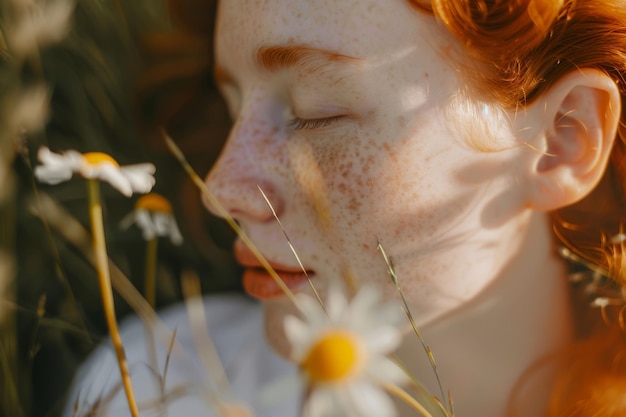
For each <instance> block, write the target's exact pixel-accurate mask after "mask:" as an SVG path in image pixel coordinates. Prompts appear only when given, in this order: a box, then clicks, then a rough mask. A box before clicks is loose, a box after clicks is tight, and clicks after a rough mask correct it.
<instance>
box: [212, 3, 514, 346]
mask: <svg viewBox="0 0 626 417" xmlns="http://www.w3.org/2000/svg"><path fill="white" fill-rule="evenodd" d="M216 36H217V38H216V63H217V67H216V78H217V80H218V83H219V84H220V88H221V90H222V92H223V95H224V97H225V98H226V101H227V103H228V106H229V110H230V113H231V115H232V118H233V121H234V126H233V128H232V131H231V133H230V137H229V139H228V142H227V144H226V146H225V148H224V149H223V151H222V154H221V156H220V158H219V160H218V162H217V164H216V165H215V166H214V168H213V169H212V171H211V172H210V174H209V176H208V178H207V183H208V186H209V189H210V190H211V191H212V192H214V193H215V195H216V196H217V198H218V199H219V200H220V201H221V203H222V204H223V205H224V206H225V207H226V209H227V210H228V211H229V212H230V214H231V215H232V216H233V217H234V218H235V219H236V220H237V221H238V222H239V224H240V225H241V227H242V229H243V230H244V231H245V232H246V234H247V235H248V236H249V237H250V238H251V239H252V241H253V242H254V243H255V244H256V245H257V246H258V248H259V249H260V251H261V252H262V253H263V254H264V255H265V257H266V258H267V259H268V260H269V261H270V262H271V263H273V264H274V265H275V267H276V269H277V270H278V272H279V273H280V274H281V276H282V277H283V278H284V279H285V281H286V283H287V284H288V286H290V288H291V289H292V290H293V291H295V292H299V291H310V290H309V289H308V287H307V284H306V282H305V280H304V278H303V276H302V275H301V274H299V273H297V271H299V268H298V261H297V260H296V258H295V257H294V255H293V254H292V252H291V250H290V248H289V245H288V242H287V239H286V237H285V235H284V233H283V231H282V230H281V227H280V226H279V224H278V222H277V220H276V219H275V218H274V216H273V214H272V212H271V210H270V209H269V206H268V205H267V203H266V202H265V200H264V197H263V195H262V194H261V192H260V191H259V188H260V189H261V190H262V191H263V192H264V193H265V195H266V197H267V199H268V200H269V201H270V203H271V204H272V206H273V209H274V210H275V212H276V214H277V216H278V217H279V218H280V221H281V223H282V227H283V228H284V231H285V232H286V234H287V235H288V236H289V239H290V241H291V243H292V245H293V247H294V248H295V251H296V252H297V254H298V256H299V258H300V261H301V262H302V264H303V265H304V268H305V269H306V270H307V271H308V272H309V275H310V277H311V282H312V283H313V284H314V285H315V287H316V288H317V289H318V290H320V291H321V292H322V293H323V292H324V289H325V288H327V286H328V283H329V282H331V281H340V280H342V279H343V278H344V277H346V276H350V277H352V278H353V280H354V282H355V283H356V284H357V285H362V284H363V283H366V282H368V283H374V284H375V285H377V286H378V287H379V288H381V290H382V291H383V292H384V293H385V294H386V295H387V296H389V297H393V296H394V293H395V290H394V289H393V287H392V286H391V284H390V280H389V277H388V274H387V267H386V264H385V262H384V259H383V257H382V255H381V253H380V252H379V251H378V250H377V245H378V243H379V242H380V243H381V245H382V246H383V247H384V249H385V251H386V253H387V254H388V255H389V256H390V257H391V258H392V259H393V262H394V266H395V270H396V272H397V275H398V277H399V280H400V285H401V287H402V289H403V291H404V294H405V296H406V297H407V298H408V299H409V302H410V304H411V307H412V309H413V315H414V316H415V317H416V318H417V321H418V322H419V324H422V325H423V324H425V323H427V322H429V321H432V320H434V319H435V318H437V317H439V316H441V315H443V314H444V313H446V312H449V311H450V310H452V309H455V308H457V307H460V306H462V305H463V304H465V303H467V302H468V301H469V300H471V299H472V298H473V297H474V296H475V295H477V294H478V293H479V292H480V291H481V290H482V289H483V288H485V287H486V286H487V284H489V283H490V282H491V280H492V279H493V278H494V277H495V276H496V275H497V273H498V272H499V271H500V269H502V267H503V265H504V263H505V262H506V261H507V259H508V258H507V256H508V254H509V253H511V252H514V248H515V242H516V241H517V240H519V239H521V235H523V234H522V233H519V229H518V228H519V226H520V223H518V222H515V219H516V218H517V216H519V214H520V213H521V212H522V211H523V210H522V206H523V203H522V192H521V191H520V188H521V186H520V184H518V182H516V180H515V179H516V178H517V171H516V170H518V169H519V167H518V165H519V164H518V163H516V162H515V161H517V158H518V156H519V154H520V152H524V150H523V147H519V146H509V147H507V150H503V151H499V152H481V151H479V150H477V149H476V148H475V147H472V146H471V145H470V144H469V143H468V140H467V132H468V131H469V132H480V131H481V130H480V129H473V127H475V126H472V128H471V129H470V126H469V125H468V124H467V123H465V121H467V120H470V119H477V118H478V119H479V120H481V122H483V124H484V125H485V126H488V127H489V128H490V131H491V132H492V133H494V134H495V135H496V136H497V137H498V138H499V140H501V141H502V142H503V143H506V144H507V145H510V144H511V143H513V142H512V140H513V139H512V137H513V136H512V134H511V132H510V128H509V123H508V122H506V118H504V117H498V116H497V115H498V114H499V113H498V112H494V111H493V109H492V108H490V107H487V106H483V105H481V104H480V103H478V102H476V103H475V104H476V105H475V106H468V105H466V104H467V103H466V101H464V100H463V99H462V98H461V96H462V95H461V91H466V90H467V89H466V88H465V87H466V86H465V84H464V82H463V79H462V76H461V75H462V74H461V73H460V72H461V71H462V68H465V67H460V66H459V65H458V61H457V60H456V59H453V58H452V56H454V54H455V52H456V51H457V44H455V43H454V41H453V40H452V38H451V37H450V36H449V35H448V34H447V33H446V32H445V31H444V30H443V29H441V28H440V27H439V26H438V25H437V23H436V21H435V20H434V19H433V18H432V17H430V16H427V15H423V14H420V13H419V12H417V11H416V10H414V9H413V8H411V6H410V5H409V4H408V2H406V1H405V0H389V1H384V2H381V1H378V0H340V1H338V0H265V1H247V0H228V1H222V2H221V3H220V5H219V11H218V24H217V35H216ZM474 109H478V110H476V111H477V112H478V113H476V112H475V110H474ZM472 139H477V140H483V139H486V138H483V137H475V138H472ZM243 247H244V246H243V245H242V244H241V242H237V243H236V244H235V253H236V255H237V256H238V258H239V260H240V261H241V262H242V263H243V264H244V265H245V266H249V268H248V269H247V271H246V273H245V276H244V286H245V288H246V289H247V290H248V292H249V293H250V294H251V295H253V296H255V297H257V298H260V299H262V300H263V301H264V305H265V307H266V312H267V313H268V314H267V316H266V317H267V324H268V325H269V327H270V328H271V329H275V328H278V327H279V326H280V323H281V320H280V319H281V318H282V315H283V314H285V313H286V312H288V311H290V310H291V307H290V302H289V301H288V299H286V297H284V296H283V295H282V293H281V292H280V290H279V289H278V288H277V287H276V286H275V285H274V284H273V283H272V281H271V279H270V278H269V276H268V275H267V274H264V273H262V272H261V271H260V270H259V268H257V266H258V264H257V263H256V262H255V261H253V260H252V257H251V255H250V253H249V252H248V251H247V250H245V249H243ZM279 333H280V332H275V331H273V330H272V331H271V332H270V338H272V337H276V339H277V340H278V336H273V335H278V334H279ZM277 340H275V341H274V342H275V344H278V343H279V342H277Z"/></svg>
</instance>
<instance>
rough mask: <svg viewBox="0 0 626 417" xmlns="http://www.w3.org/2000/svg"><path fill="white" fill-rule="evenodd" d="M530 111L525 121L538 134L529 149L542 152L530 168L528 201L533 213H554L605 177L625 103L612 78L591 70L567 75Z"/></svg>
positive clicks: (587, 192)
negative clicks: (532, 122) (533, 125)
mask: <svg viewBox="0 0 626 417" xmlns="http://www.w3.org/2000/svg"><path fill="white" fill-rule="evenodd" d="M531 107H532V108H531V109H529V112H528V113H527V116H530V117H531V118H532V119H533V121H534V122H535V123H537V122H538V123H539V126H538V127H539V129H533V130H534V132H536V134H535V137H534V138H532V139H531V142H532V143H529V145H531V147H532V148H533V149H535V150H539V152H536V153H534V154H533V157H531V159H530V164H529V166H528V169H529V171H528V180H529V187H528V195H527V197H528V200H527V202H528V206H529V207H531V208H533V209H535V210H541V211H550V210H555V209H558V208H560V207H565V206H568V205H570V204H573V203H575V202H577V201H578V200H580V199H582V198H583V197H585V196H586V195H587V194H589V193H590V192H591V191H592V190H593V188H594V187H595V186H596V185H597V184H598V182H599V181H600V179H601V178H602V175H603V174H604V171H605V169H606V166H607V164H608V161H609V156H610V153H611V149H612V147H613V143H614V140H615V136H616V133H617V126H618V123H619V119H620V112H621V98H620V94H619V90H618V89H617V85H616V84H615V82H613V80H612V79H611V78H610V77H609V76H607V75H605V74H603V73H601V72H600V71H597V70H592V69H587V70H581V71H577V72H575V73H572V74H569V75H567V76H565V77H564V78H563V79H561V80H560V81H559V82H558V83H557V84H556V85H555V86H553V87H552V88H551V89H550V90H549V91H547V92H546V93H545V94H544V95H543V96H542V97H541V98H539V99H538V100H537V101H536V102H535V103H534V104H533V105H532V106H531ZM526 122H528V119H527V120H526Z"/></svg>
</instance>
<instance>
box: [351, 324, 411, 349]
mask: <svg viewBox="0 0 626 417" xmlns="http://www.w3.org/2000/svg"><path fill="white" fill-rule="evenodd" d="M361 337H362V338H363V339H364V340H365V343H366V344H367V347H368V350H369V351H371V352H374V353H389V352H393V351H394V350H396V348H397V347H398V346H399V345H400V342H401V341H402V334H401V333H400V331H399V330H398V329H396V328H394V327H391V326H379V327H377V328H375V329H372V331H369V332H367V333H365V334H363V333H362V334H361Z"/></svg>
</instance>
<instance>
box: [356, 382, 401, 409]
mask: <svg viewBox="0 0 626 417" xmlns="http://www.w3.org/2000/svg"><path fill="white" fill-rule="evenodd" d="M348 393H349V396H350V402H351V405H352V406H353V407H354V408H355V409H356V411H357V412H356V415H358V416H359V417H395V415H396V409H395V406H394V405H393V402H392V401H391V399H390V398H389V396H388V395H387V394H386V393H385V392H384V391H383V390H382V389H381V388H379V387H376V386H374V385H373V384H371V383H368V382H365V381H356V382H354V383H353V384H351V385H350V386H349V387H348Z"/></svg>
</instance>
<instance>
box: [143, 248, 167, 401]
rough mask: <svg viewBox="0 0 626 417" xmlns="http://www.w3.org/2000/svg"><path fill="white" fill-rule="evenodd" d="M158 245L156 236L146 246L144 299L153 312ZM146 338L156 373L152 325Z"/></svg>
mask: <svg viewBox="0 0 626 417" xmlns="http://www.w3.org/2000/svg"><path fill="white" fill-rule="evenodd" d="M158 243H159V240H158V237H157V236H155V237H153V238H152V239H150V240H148V243H147V245H146V270H145V274H146V279H145V282H144V297H145V299H146V301H147V302H148V304H149V305H150V307H152V309H153V310H154V308H155V306H156V267H157V252H158ZM146 337H147V339H148V347H147V348H148V361H149V363H150V366H151V367H152V369H154V371H155V372H156V371H158V369H159V362H158V361H157V353H156V344H155V340H154V332H153V329H152V325H151V324H148V325H147V326H146ZM161 382H163V381H161ZM164 394H165V386H164V384H163V383H161V395H164Z"/></svg>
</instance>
